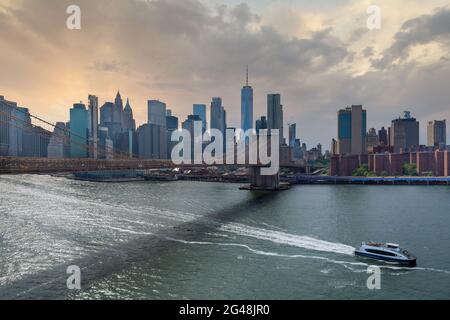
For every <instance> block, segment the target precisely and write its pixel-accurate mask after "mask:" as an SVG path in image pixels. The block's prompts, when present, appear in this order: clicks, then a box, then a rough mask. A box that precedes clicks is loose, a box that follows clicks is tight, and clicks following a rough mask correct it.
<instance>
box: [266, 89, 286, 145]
mask: <svg viewBox="0 0 450 320" xmlns="http://www.w3.org/2000/svg"><path fill="white" fill-rule="evenodd" d="M267 127H268V129H278V130H279V134H280V145H282V144H283V143H284V135H283V131H284V127H283V105H282V104H281V95H280V94H278V93H276V94H268V95H267Z"/></svg>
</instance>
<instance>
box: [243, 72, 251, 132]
mask: <svg viewBox="0 0 450 320" xmlns="http://www.w3.org/2000/svg"><path fill="white" fill-rule="evenodd" d="M246 79H247V81H246V85H245V86H244V87H243V88H242V89H241V128H242V129H243V130H244V131H247V130H249V129H252V128H253V88H252V87H251V86H249V85H248V67H247V78H246Z"/></svg>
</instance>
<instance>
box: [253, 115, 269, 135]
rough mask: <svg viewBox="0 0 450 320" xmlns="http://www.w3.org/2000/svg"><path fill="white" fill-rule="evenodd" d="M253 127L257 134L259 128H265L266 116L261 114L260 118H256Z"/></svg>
mask: <svg viewBox="0 0 450 320" xmlns="http://www.w3.org/2000/svg"><path fill="white" fill-rule="evenodd" d="M255 128H256V133H257V134H259V130H262V129H267V118H266V117H265V116H262V117H261V118H260V119H258V120H256V124H255Z"/></svg>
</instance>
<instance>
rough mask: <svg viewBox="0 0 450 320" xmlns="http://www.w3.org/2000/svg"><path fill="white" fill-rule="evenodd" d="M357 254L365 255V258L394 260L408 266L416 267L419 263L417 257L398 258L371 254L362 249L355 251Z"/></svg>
mask: <svg viewBox="0 0 450 320" xmlns="http://www.w3.org/2000/svg"><path fill="white" fill-rule="evenodd" d="M355 255H356V256H360V257H364V258H370V259H374V260H379V261H386V262H393V263H397V264H399V265H402V266H408V267H415V266H416V264H417V260H416V259H398V258H393V257H386V256H381V255H376V254H371V253H367V252H362V251H355Z"/></svg>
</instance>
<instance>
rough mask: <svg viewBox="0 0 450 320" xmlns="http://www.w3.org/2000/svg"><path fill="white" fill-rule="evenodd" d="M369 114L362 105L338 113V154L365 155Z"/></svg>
mask: <svg viewBox="0 0 450 320" xmlns="http://www.w3.org/2000/svg"><path fill="white" fill-rule="evenodd" d="M366 133H367V112H366V110H364V109H363V108H362V106H360V105H353V106H351V107H347V108H345V109H342V110H339V111H338V153H339V154H365V153H367V146H366Z"/></svg>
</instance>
